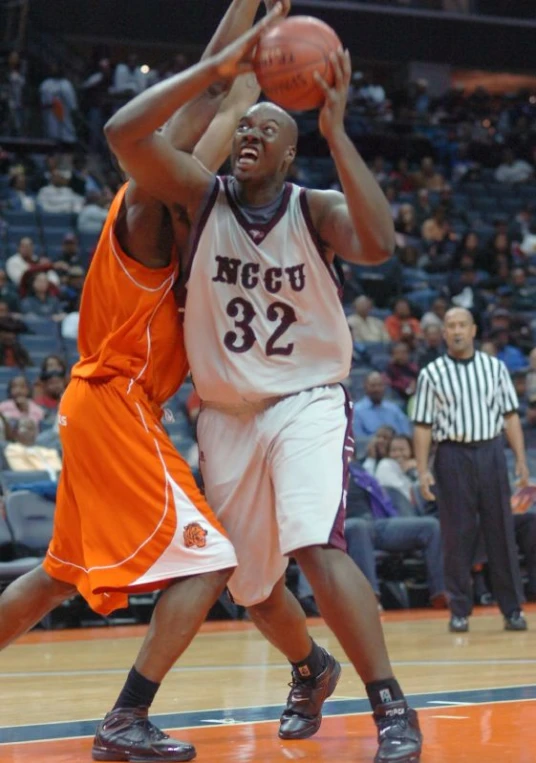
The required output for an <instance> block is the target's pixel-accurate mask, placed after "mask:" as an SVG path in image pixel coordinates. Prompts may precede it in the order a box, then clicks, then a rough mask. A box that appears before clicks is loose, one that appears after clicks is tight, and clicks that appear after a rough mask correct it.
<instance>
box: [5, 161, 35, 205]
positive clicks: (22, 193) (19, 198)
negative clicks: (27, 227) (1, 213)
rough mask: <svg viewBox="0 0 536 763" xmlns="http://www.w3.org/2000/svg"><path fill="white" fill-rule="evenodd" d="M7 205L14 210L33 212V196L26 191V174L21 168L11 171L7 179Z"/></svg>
mask: <svg viewBox="0 0 536 763" xmlns="http://www.w3.org/2000/svg"><path fill="white" fill-rule="evenodd" d="M7 207H8V209H12V210H13V211H14V212H35V196H34V195H33V194H30V193H28V191H27V187H26V175H25V174H24V170H23V169H22V168H21V170H20V171H18V172H13V174H12V176H11V179H10V181H9V191H8V195H7Z"/></svg>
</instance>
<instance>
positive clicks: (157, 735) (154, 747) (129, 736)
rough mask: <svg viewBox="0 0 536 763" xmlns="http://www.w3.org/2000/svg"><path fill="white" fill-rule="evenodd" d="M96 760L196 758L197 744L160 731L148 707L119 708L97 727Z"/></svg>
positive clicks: (141, 762) (140, 762)
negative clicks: (152, 719)
mask: <svg viewBox="0 0 536 763" xmlns="http://www.w3.org/2000/svg"><path fill="white" fill-rule="evenodd" d="M92 757H93V760H126V761H130V763H153V761H161V763H164V761H167V763H171V762H172V761H173V763H174V762H175V761H183V760H193V759H194V758H195V747H194V746H193V745H191V744H187V743H186V742H179V740H178V739H173V738H172V737H169V736H168V735H167V734H164V732H163V731H160V729H159V728H157V727H156V726H155V725H154V724H153V723H151V721H150V720H149V718H148V714H147V708H146V707H136V708H120V707H118V708H116V709H115V710H112V711H111V712H109V713H108V715H107V716H106V717H105V719H104V720H103V721H102V723H100V725H99V727H98V728H97V731H96V734H95V739H94V740H93V750H92Z"/></svg>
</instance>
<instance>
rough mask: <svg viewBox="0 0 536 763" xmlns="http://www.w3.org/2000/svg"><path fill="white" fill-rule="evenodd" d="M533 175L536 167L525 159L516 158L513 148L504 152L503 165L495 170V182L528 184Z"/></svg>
mask: <svg viewBox="0 0 536 763" xmlns="http://www.w3.org/2000/svg"><path fill="white" fill-rule="evenodd" d="M533 175H534V167H532V166H531V165H530V164H529V163H528V162H526V161H524V160H523V159H518V158H516V156H515V154H514V152H513V151H512V149H511V148H507V149H506V150H505V151H504V153H503V160H502V163H501V164H500V165H499V166H498V167H497V169H496V170H495V180H496V181H497V182H498V183H507V184H509V185H515V184H517V183H526V182H528V181H529V180H531V179H532V177H533Z"/></svg>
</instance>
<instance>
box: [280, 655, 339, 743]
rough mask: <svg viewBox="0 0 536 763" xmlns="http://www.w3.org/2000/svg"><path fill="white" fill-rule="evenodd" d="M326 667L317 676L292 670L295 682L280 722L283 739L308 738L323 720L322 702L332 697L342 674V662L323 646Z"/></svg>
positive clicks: (291, 687)
mask: <svg viewBox="0 0 536 763" xmlns="http://www.w3.org/2000/svg"><path fill="white" fill-rule="evenodd" d="M322 652H323V653H324V659H325V661H326V667H325V668H324V670H323V671H322V673H320V675H319V676H317V677H316V678H308V679H307V680H304V679H302V678H300V676H299V675H298V674H297V673H296V671H294V670H293V671H292V683H290V684H289V686H290V693H289V695H288V699H287V706H286V708H285V709H284V710H283V714H282V715H281V720H280V725H279V736H280V737H281V739H307V738H308V737H312V736H313V734H316V732H317V731H318V729H319V728H320V724H321V723H322V705H323V704H324V702H325V701H326V700H327V698H328V697H331V695H332V694H333V692H334V691H335V687H336V686H337V683H338V681H339V678H340V675H341V666H340V665H339V663H338V662H337V660H336V659H335V657H332V656H331V654H329V652H326V650H325V649H322Z"/></svg>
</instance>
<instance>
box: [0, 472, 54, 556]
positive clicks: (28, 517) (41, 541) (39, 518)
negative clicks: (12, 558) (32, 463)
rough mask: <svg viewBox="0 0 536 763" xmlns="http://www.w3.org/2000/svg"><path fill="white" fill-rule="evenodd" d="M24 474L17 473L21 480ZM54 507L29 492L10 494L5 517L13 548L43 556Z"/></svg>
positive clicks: (49, 502) (48, 539)
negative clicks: (11, 536)
mask: <svg viewBox="0 0 536 763" xmlns="http://www.w3.org/2000/svg"><path fill="white" fill-rule="evenodd" d="M25 474H26V472H18V475H19V478H21V477H22V478H23V477H24V475H25ZM54 509H55V506H54V504H53V503H52V502H51V501H47V500H45V499H44V498H41V497H40V496H39V495H36V494H35V493H32V492H31V491H30V490H20V491H17V492H15V493H11V494H10V495H9V496H8V498H7V501H6V515H7V521H8V524H9V527H10V530H11V532H12V534H13V540H14V542H15V546H16V547H18V548H21V549H25V550H28V551H32V552H34V553H38V554H44V553H45V552H46V550H47V547H48V544H49V543H50V539H51V538H52V529H53V526H54Z"/></svg>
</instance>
